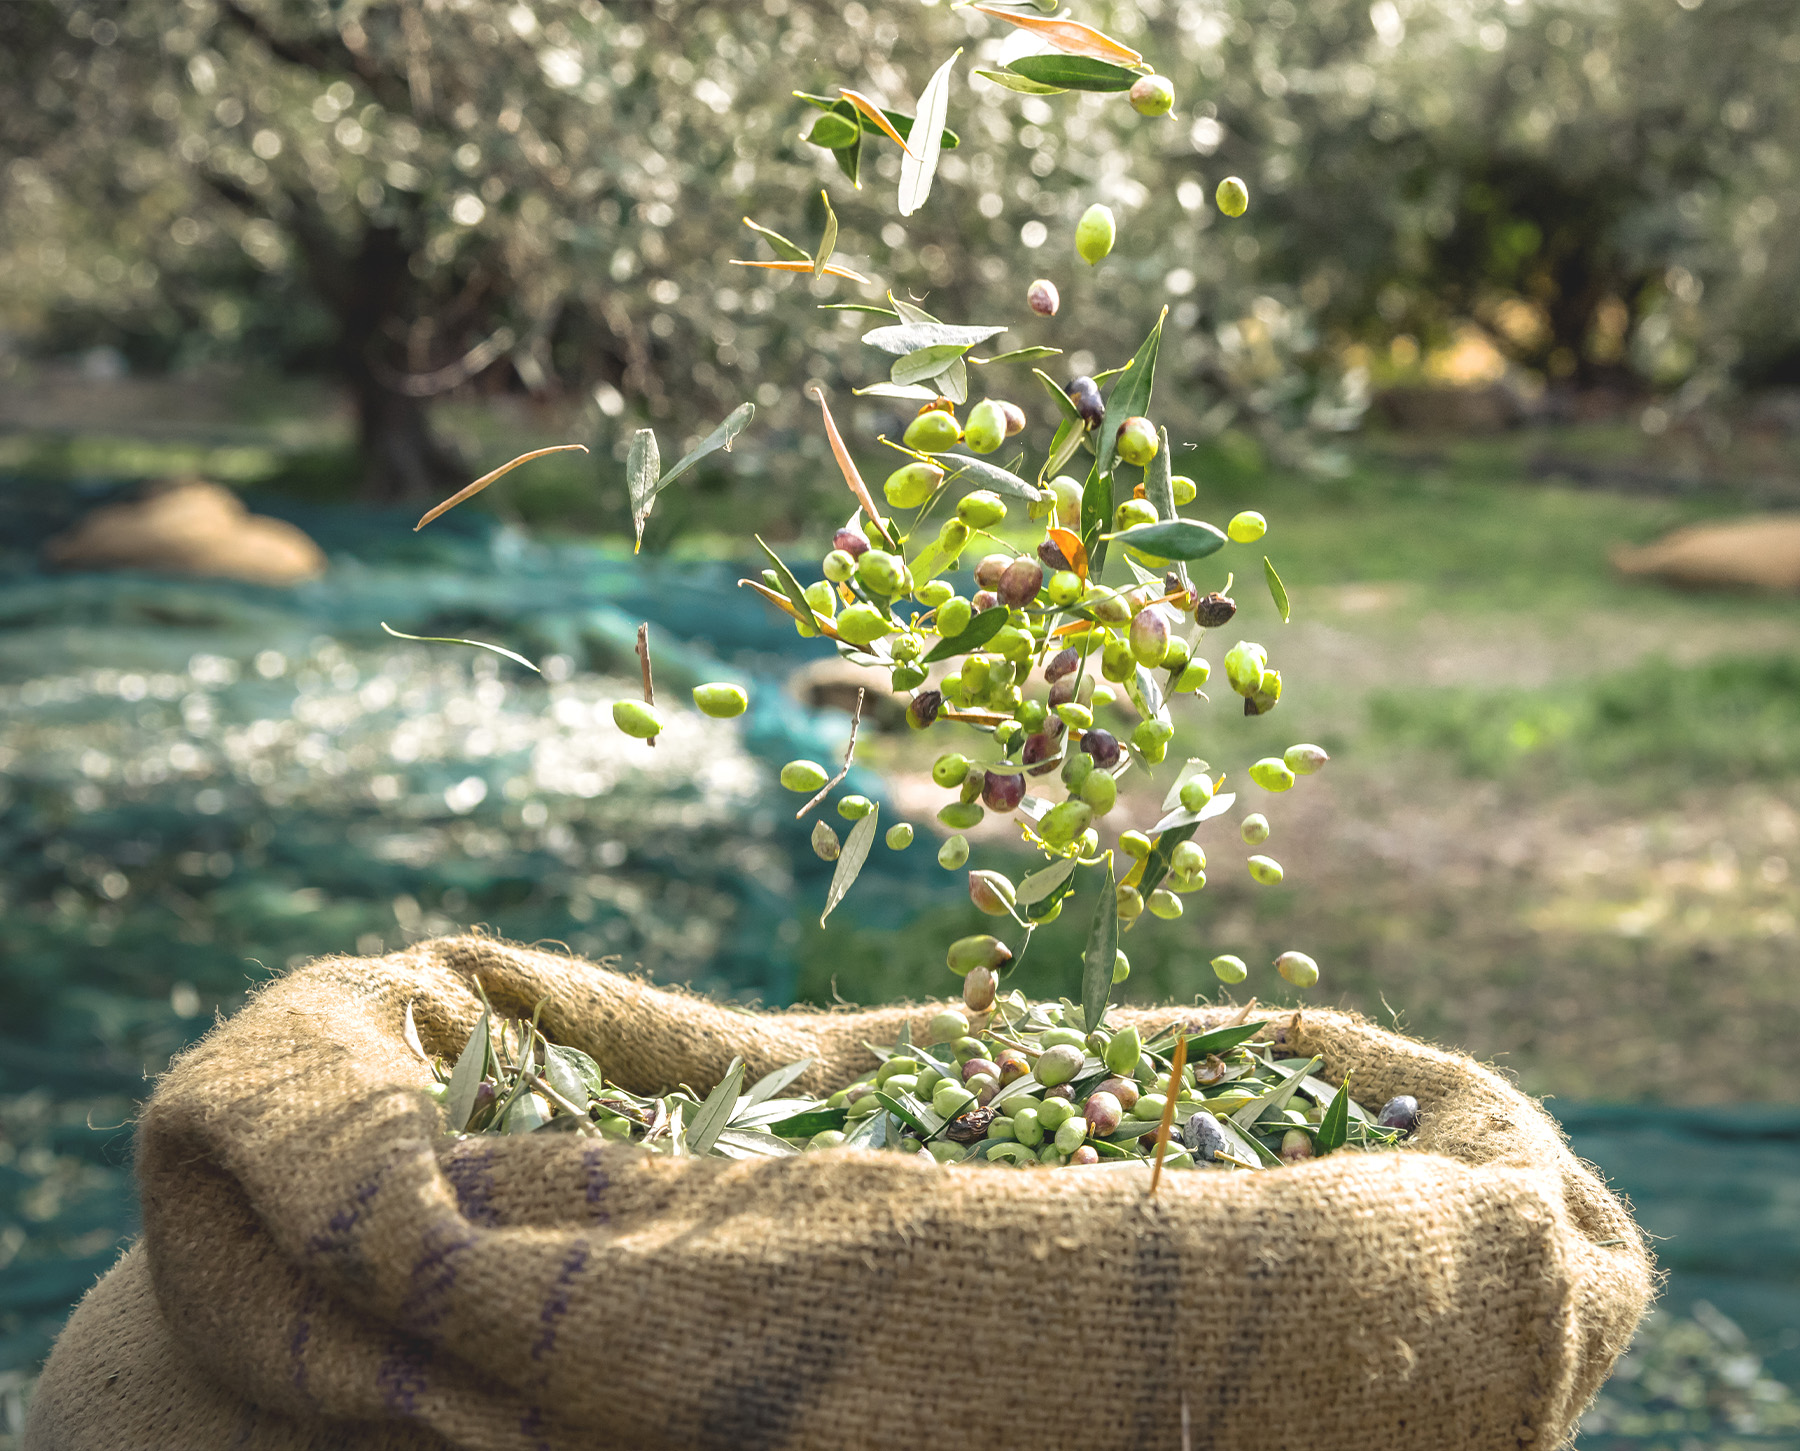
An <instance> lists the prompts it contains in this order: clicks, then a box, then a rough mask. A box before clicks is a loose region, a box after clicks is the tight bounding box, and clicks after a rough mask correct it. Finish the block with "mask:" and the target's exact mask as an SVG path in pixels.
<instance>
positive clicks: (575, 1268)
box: [531, 1244, 588, 1360]
mask: <svg viewBox="0 0 1800 1451" xmlns="http://www.w3.org/2000/svg"><path fill="white" fill-rule="evenodd" d="M587 1262H588V1252H587V1246H586V1245H582V1244H578V1245H576V1246H575V1248H574V1249H572V1250H570V1251H569V1257H568V1258H567V1259H565V1260H564V1261H563V1266H562V1269H561V1270H560V1271H558V1273H557V1276H556V1280H555V1282H554V1283H553V1284H552V1285H551V1286H550V1294H549V1295H548V1297H547V1298H546V1299H545V1300H544V1308H543V1309H541V1310H539V1311H538V1323H539V1324H541V1325H542V1326H543V1327H544V1328H543V1329H542V1330H541V1331H540V1332H539V1333H538V1338H537V1339H536V1340H535V1341H533V1342H532V1346H531V1358H532V1359H533V1360H542V1359H543V1358H544V1357H545V1356H546V1355H548V1354H549V1353H550V1352H551V1351H552V1350H554V1349H555V1348H556V1323H557V1321H559V1320H561V1319H562V1317H563V1316H565V1315H567V1314H568V1313H569V1286H571V1285H573V1284H574V1283H575V1277H576V1276H577V1275H579V1274H580V1273H581V1272H582V1271H583V1270H584V1269H586V1268H587Z"/></svg>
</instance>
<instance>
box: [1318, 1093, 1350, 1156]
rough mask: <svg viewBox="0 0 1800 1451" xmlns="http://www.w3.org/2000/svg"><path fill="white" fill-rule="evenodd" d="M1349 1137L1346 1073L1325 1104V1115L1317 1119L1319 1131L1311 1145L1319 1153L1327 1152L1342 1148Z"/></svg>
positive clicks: (1348, 1097) (1348, 1103)
mask: <svg viewBox="0 0 1800 1451" xmlns="http://www.w3.org/2000/svg"><path fill="white" fill-rule="evenodd" d="M1349 1137H1350V1075H1349V1074H1348V1073H1346V1074H1345V1075H1344V1081H1343V1083H1342V1084H1341V1085H1340V1086H1339V1088H1338V1091H1337V1092H1336V1093H1335V1094H1334V1095H1332V1099H1331V1102H1330V1104H1328V1105H1327V1106H1326V1109H1325V1117H1324V1118H1323V1119H1321V1120H1320V1121H1319V1131H1318V1133H1317V1134H1315V1135H1314V1136H1313V1146H1314V1148H1316V1149H1317V1150H1318V1151H1319V1152H1320V1153H1321V1154H1329V1153H1330V1152H1331V1151H1332V1150H1333V1149H1341V1148H1343V1147H1344V1144H1345V1142H1346V1141H1347V1140H1348V1139H1349Z"/></svg>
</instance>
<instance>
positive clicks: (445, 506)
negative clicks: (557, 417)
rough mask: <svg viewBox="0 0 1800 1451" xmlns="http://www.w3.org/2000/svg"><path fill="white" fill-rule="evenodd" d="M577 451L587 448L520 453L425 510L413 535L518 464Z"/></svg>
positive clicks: (582, 445)
mask: <svg viewBox="0 0 1800 1451" xmlns="http://www.w3.org/2000/svg"><path fill="white" fill-rule="evenodd" d="M577 449H579V450H580V451H581V452H582V453H586V452H587V451H588V447H587V445H586V444H585V443H553V444H551V445H550V447H548V448H534V449H532V451H531V452H530V453H522V454H520V455H519V456H518V457H517V458H515V459H509V460H508V461H507V462H505V463H503V464H501V465H500V467H499V468H497V469H495V470H494V471H493V472H492V473H490V474H483V475H482V476H481V477H480V478H478V479H477V480H475V482H474V483H472V484H468V485H466V486H465V487H463V488H461V489H458V490H457V491H456V492H455V493H454V494H452V495H451V496H450V497H449V498H448V499H445V500H444V502H443V503H441V504H439V505H438V506H437V507H436V508H434V509H429V510H427V511H426V513H425V516H424V517H423V518H422V519H420V520H419V522H418V523H417V524H415V525H413V533H415V534H417V533H418V532H419V531H420V530H421V529H423V528H424V527H425V526H426V525H427V524H429V523H430V522H431V521H432V520H433V519H435V518H437V517H438V516H439V515H440V514H446V513H448V512H449V511H450V510H452V509H454V508H455V507H456V506H457V505H458V504H460V503H462V502H463V500H464V499H472V498H474V497H475V495H477V494H479V493H480V492H481V491H482V490H483V489H485V488H486V487H487V486H488V485H489V484H491V483H493V482H494V480H495V479H498V478H502V477H504V476H505V475H507V474H510V473H511V472H512V471H513V470H514V469H516V468H517V467H518V466H519V465H520V464H528V463H530V462H531V461H532V460H533V459H534V458H543V457H544V456H545V455H546V454H552V453H570V452H573V451H575V450H577Z"/></svg>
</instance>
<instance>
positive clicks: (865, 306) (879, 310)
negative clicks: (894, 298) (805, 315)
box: [819, 302, 900, 317]
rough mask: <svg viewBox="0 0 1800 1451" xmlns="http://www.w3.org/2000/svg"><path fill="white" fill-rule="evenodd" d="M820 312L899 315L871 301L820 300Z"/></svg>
mask: <svg viewBox="0 0 1800 1451" xmlns="http://www.w3.org/2000/svg"><path fill="white" fill-rule="evenodd" d="M819 311H820V312H868V313H873V314H874V315H875V316H876V317H899V316H900V314H899V313H897V312H895V311H894V310H893V308H891V307H880V306H877V305H876V304H875V303H873V302H821V303H820V304H819Z"/></svg>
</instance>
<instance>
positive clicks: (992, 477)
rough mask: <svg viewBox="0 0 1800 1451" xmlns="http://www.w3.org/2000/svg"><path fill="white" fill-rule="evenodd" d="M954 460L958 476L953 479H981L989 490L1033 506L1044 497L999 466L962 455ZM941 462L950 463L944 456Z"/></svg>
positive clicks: (1041, 492) (1039, 491)
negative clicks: (960, 477) (1009, 495)
mask: <svg viewBox="0 0 1800 1451" xmlns="http://www.w3.org/2000/svg"><path fill="white" fill-rule="evenodd" d="M954 458H955V463H956V474H955V475H952V477H955V476H957V475H962V474H967V475H969V476H970V477H972V478H976V479H979V480H980V481H981V482H982V483H983V484H984V485H986V486H987V487H988V488H990V489H993V490H995V491H996V492H998V493H1002V494H1011V495H1012V496H1013V497H1014V498H1017V499H1024V500H1025V501H1026V502H1027V503H1031V504H1035V503H1037V501H1038V500H1039V499H1041V498H1043V497H1044V495H1043V491H1042V490H1041V489H1039V488H1037V487H1036V486H1035V485H1033V484H1028V483H1026V482H1025V480H1024V479H1022V478H1020V477H1019V476H1018V475H1017V474H1015V473H1009V472H1008V471H1007V470H1005V469H1003V468H1001V467H1000V466H999V465H998V464H991V463H989V462H988V461H987V460H986V459H980V458H964V457H963V456H962V455H961V454H956V455H955V456H954ZM940 461H941V462H945V463H948V462H950V460H949V459H945V458H942V456H940Z"/></svg>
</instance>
